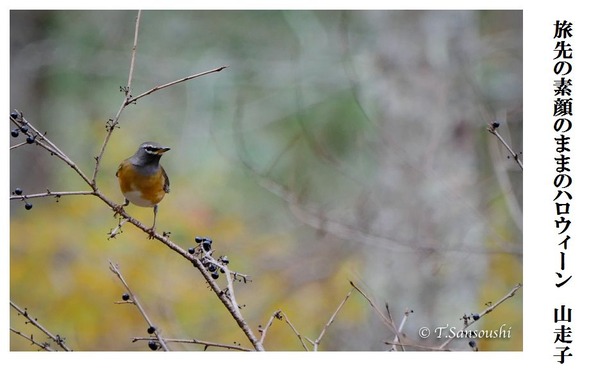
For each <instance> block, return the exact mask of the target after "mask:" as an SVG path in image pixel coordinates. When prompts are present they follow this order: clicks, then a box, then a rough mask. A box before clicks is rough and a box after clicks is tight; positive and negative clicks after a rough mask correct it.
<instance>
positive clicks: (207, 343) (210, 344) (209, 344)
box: [131, 337, 253, 352]
mask: <svg viewBox="0 0 600 390" xmlns="http://www.w3.org/2000/svg"><path fill="white" fill-rule="evenodd" d="M152 340H156V338H154V337H134V338H132V339H131V341H132V342H133V343H135V342H136V341H152ZM164 340H165V341H166V342H168V343H180V344H199V345H204V346H205V349H206V348H208V347H217V348H224V349H232V350H236V351H245V352H251V351H253V350H252V349H249V348H244V347H242V346H240V345H231V344H222V343H214V342H212V341H203V340H198V339H168V338H165V339H164Z"/></svg>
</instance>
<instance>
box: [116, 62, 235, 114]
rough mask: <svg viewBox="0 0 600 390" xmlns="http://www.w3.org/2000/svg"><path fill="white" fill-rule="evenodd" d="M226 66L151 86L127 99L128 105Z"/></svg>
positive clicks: (218, 70)
mask: <svg viewBox="0 0 600 390" xmlns="http://www.w3.org/2000/svg"><path fill="white" fill-rule="evenodd" d="M225 68H227V66H221V67H219V68H215V69H211V70H207V71H205V72H200V73H196V74H193V75H191V76H186V77H184V78H181V79H179V80H175V81H171V82H169V83H166V84H163V85H157V86H156V87H154V88H151V89H149V90H147V91H146V92H144V93H141V94H139V95H137V96H136V97H134V98H131V99H129V100H128V101H127V104H126V105H129V104H132V103H135V102H136V101H138V100H139V99H141V98H143V97H145V96H148V95H150V94H151V93H154V92H156V91H160V90H161V89H165V88H168V87H171V86H173V85H175V84H179V83H183V82H184V81H188V80H192V79H195V78H197V77H201V76H206V75H207V74H211V73H216V72H220V71H222V70H223V69H225Z"/></svg>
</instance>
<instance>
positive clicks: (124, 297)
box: [121, 293, 129, 301]
mask: <svg viewBox="0 0 600 390" xmlns="http://www.w3.org/2000/svg"><path fill="white" fill-rule="evenodd" d="M121 298H123V300H124V301H128V300H129V294H127V293H124V294H123V295H121Z"/></svg>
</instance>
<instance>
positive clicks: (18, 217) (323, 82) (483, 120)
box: [9, 11, 523, 351]
mask: <svg viewBox="0 0 600 390" xmlns="http://www.w3.org/2000/svg"><path fill="white" fill-rule="evenodd" d="M136 14H137V12H134V11H12V12H11V25H10V32H11V53H10V61H11V69H10V72H11V73H10V77H11V90H10V94H11V107H10V109H11V110H12V109H18V110H20V111H22V112H23V113H24V115H25V117H26V119H27V120H29V121H30V122H31V123H32V124H33V125H34V126H35V127H36V128H38V129H39V130H41V131H43V132H46V133H47V135H48V137H49V138H50V139H51V140H52V141H53V142H54V143H55V144H56V145H58V146H59V147H60V148H61V149H62V150H63V151H64V152H65V153H66V154H67V155H69V156H70V157H71V159H72V160H73V161H74V162H76V163H77V164H78V166H79V167H80V168H81V169H82V170H84V172H86V174H88V175H89V176H90V177H91V176H92V172H93V167H94V156H97V155H98V153H99V151H100V146H101V144H102V141H103V140H104V137H105V134H106V132H105V123H106V121H107V120H108V119H110V118H112V117H114V115H115V114H116V112H117V109H118V107H119V105H120V104H121V102H122V100H123V94H122V93H121V92H120V91H119V87H120V86H125V85H126V83H127V76H128V71H129V64H130V60H131V47H132V44H133V34H134V26H135V17H136ZM223 65H226V66H228V68H227V69H225V70H223V71H222V72H220V73H215V74H211V75H208V76H205V77H201V78H198V79H194V80H191V81H187V82H185V83H183V84H179V85H176V86H173V87H171V88H168V89H165V90H161V91H158V92H156V93H154V94H151V95H149V96H147V97H145V98H143V99H141V100H140V101H139V102H138V103H137V104H135V105H131V106H129V107H127V108H126V109H125V111H124V113H123V115H122V116H121V120H120V127H119V128H118V129H117V130H116V132H115V133H114V135H113V137H112V139H111V142H110V143H109V144H108V148H107V150H106V154H105V156H104V158H103V160H102V164H101V167H100V171H99V174H98V183H99V188H100V190H101V191H102V192H103V193H104V194H106V195H107V196H109V197H110V198H111V199H112V200H113V201H115V202H122V200H123V199H122V195H121V194H120V192H119V189H118V184H117V181H116V178H115V171H116V169H117V166H118V164H119V163H120V162H121V161H122V160H123V159H124V158H126V157H129V156H130V155H131V154H133V152H134V151H135V150H136V148H137V146H138V145H139V144H140V143H141V142H142V141H146V140H154V141H157V142H160V143H162V144H164V145H167V146H170V147H171V148H172V151H170V152H168V153H167V154H165V156H164V157H163V159H162V161H161V162H162V164H163V166H164V167H165V169H166V170H167V172H168V173H169V176H170V179H171V189H172V191H171V193H170V194H168V195H167V196H166V197H165V199H164V200H163V201H162V203H161V205H160V211H159V214H158V222H157V230H158V231H170V232H171V239H172V240H173V241H174V242H176V243H177V244H178V245H180V246H182V247H184V248H187V247H191V246H194V245H195V243H194V237H195V236H209V237H211V238H212V239H213V240H214V243H213V248H214V249H215V250H216V255H217V256H218V255H227V256H228V257H229V259H230V260H231V263H230V268H231V269H232V270H234V271H238V272H241V273H244V274H248V275H249V276H250V277H251V280H252V281H251V282H249V283H246V284H242V283H239V284H236V288H237V290H236V296H237V300H238V303H240V304H242V305H243V309H242V314H243V315H244V316H245V318H246V320H247V321H248V322H249V324H250V326H251V327H252V328H253V329H254V330H255V332H256V333H258V332H257V329H258V326H259V325H262V326H265V324H266V322H267V320H268V319H269V317H270V316H271V315H272V314H273V312H274V311H276V310H278V309H281V310H282V311H283V312H284V313H285V314H286V315H287V317H288V318H289V320H290V321H291V322H292V323H293V325H294V326H295V327H296V329H297V330H298V332H299V333H300V334H301V335H302V336H305V337H308V338H310V339H312V340H314V339H316V338H317V337H318V335H319V333H320V332H321V330H322V329H323V326H324V325H325V324H326V322H327V321H328V320H329V318H330V316H331V315H332V314H333V312H334V311H335V309H336V308H337V306H338V305H339V304H340V302H341V301H342V299H343V298H344V296H345V295H346V294H347V293H348V292H349V291H350V290H351V289H352V288H351V286H350V284H349V281H353V282H354V283H355V284H356V285H357V286H359V287H360V288H361V289H362V290H363V291H364V292H365V293H366V294H368V295H369V297H370V298H371V299H372V300H373V302H374V303H375V304H376V305H378V307H379V308H380V309H381V310H385V309H384V307H385V304H386V303H387V304H389V308H390V312H391V314H392V316H393V317H394V320H395V321H396V324H399V323H400V322H401V320H402V316H403V313H404V311H405V310H406V309H407V308H408V309H412V310H413V311H414V313H413V314H411V316H410V317H409V319H408V321H407V323H406V325H405V327H404V332H405V333H406V336H407V340H408V341H410V342H411V343H412V344H417V345H419V346H437V345H440V344H441V343H442V342H443V341H445V340H443V339H442V340H440V339H436V338H434V337H430V338H429V339H420V338H419V336H418V334H417V330H418V329H419V328H421V327H422V326H428V327H432V328H434V327H437V326H446V325H449V326H456V327H459V328H460V327H461V325H462V320H461V317H462V316H463V314H467V315H470V314H471V313H478V312H481V311H482V310H484V309H485V307H486V306H485V304H486V303H487V302H495V301H497V300H498V299H500V298H501V297H502V296H504V295H505V294H506V293H507V292H508V291H510V289H511V288H512V287H513V286H514V285H516V284H517V283H520V282H522V179H523V173H522V171H521V170H520V168H519V167H518V165H517V164H516V163H515V161H513V160H512V159H510V158H507V156H508V153H507V152H506V150H505V149H503V147H502V146H501V145H500V143H499V142H498V140H497V139H496V138H494V137H493V136H492V135H491V134H489V133H488V132H487V131H486V130H485V128H486V125H487V124H488V123H489V122H491V121H493V120H497V121H499V122H500V123H501V126H500V128H499V131H500V133H501V134H502V135H503V137H504V138H505V139H506V140H507V141H508V142H509V143H510V144H511V145H512V146H513V149H514V150H515V151H517V152H521V151H522V150H523V146H522V81H523V80H522V12H521V11H145V12H143V13H142V17H141V25H140V31H139V42H138V48H137V57H136V67H135V71H134V77H133V91H132V93H133V95H137V94H139V93H142V92H144V91H146V90H148V89H150V88H152V87H154V86H156V85H160V84H164V83H166V82H169V81H172V80H176V79H179V78H181V77H184V76H187V75H190V74H194V73H198V72H202V71H206V70H210V69H213V68H217V67H220V66H223ZM12 127H13V126H12V125H11V126H10V127H9V129H10V128H12ZM23 141H24V137H23V136H22V135H21V136H20V137H19V138H11V145H15V144H17V143H19V142H23ZM10 162H11V166H10V186H11V190H14V189H15V188H17V187H19V188H22V189H23V191H24V193H25V194H31V193H39V192H44V191H46V189H50V190H52V191H70V190H73V191H74V190H89V188H86V187H85V184H84V183H83V182H82V181H81V179H80V178H79V177H78V176H77V175H76V174H75V172H74V171H73V170H72V169H70V168H69V167H68V166H66V165H65V164H64V163H62V162H61V161H60V160H59V159H57V158H56V157H53V156H50V155H49V154H48V153H47V152H45V151H44V150H43V149H41V148H39V147H36V146H31V145H27V146H24V147H19V148H16V149H13V150H11V152H10ZM30 202H31V203H32V204H33V208H32V209H31V210H25V208H24V203H23V202H21V201H18V200H16V201H11V215H10V218H11V232H10V245H11V248H10V250H11V259H10V297H11V300H12V301H13V302H14V303H16V304H18V305H19V306H21V307H23V308H27V309H28V311H29V312H30V313H31V314H32V315H33V316H35V317H36V318H37V319H38V320H39V321H40V322H42V324H43V325H44V326H45V327H46V328H48V329H49V330H51V331H52V332H54V333H55V334H56V333H58V334H60V335H61V336H63V337H66V342H67V344H68V345H69V346H70V347H71V348H73V349H75V350H148V346H147V345H146V343H144V342H137V343H132V342H131V338H132V337H135V336H146V335H147V334H146V328H147V325H146V324H145V322H144V321H143V319H142V318H141V316H140V315H139V313H138V312H137V311H136V310H135V308H134V307H133V306H130V305H116V304H114V302H116V301H119V300H120V299H121V295H122V293H123V292H124V291H125V290H124V288H123V286H122V285H121V284H120V282H119V281H118V280H117V278H116V277H115V276H114V275H113V274H112V273H111V272H110V271H109V268H108V261H109V260H110V261H112V262H114V263H118V264H119V266H120V269H121V272H122V273H123V275H124V277H125V278H126V280H127V282H128V283H129V285H130V286H131V287H132V288H133V290H134V292H135V293H136V294H137V296H138V298H139V299H140V301H141V303H142V304H143V306H144V309H145V310H146V312H147V313H148V315H149V316H150V318H151V319H152V320H153V321H154V322H155V323H156V324H157V325H158V327H159V329H160V330H161V332H162V334H163V336H164V337H168V338H183V339H188V338H197V339H202V340H209V341H214V342H221V343H229V344H231V343H233V342H238V343H241V344H242V345H243V346H247V347H249V346H250V345H249V343H248V341H247V340H245V337H244V335H243V334H242V332H241V331H240V330H239V328H238V327H237V325H236V324H235V322H234V321H233V320H232V318H231V317H230V315H229V313H228V312H227V311H226V310H225V309H224V308H223V307H222V305H221V303H220V302H219V301H218V299H216V297H215V296H214V294H213V293H211V292H210V291H209V290H208V288H207V284H206V283H205V282H204V281H203V279H202V277H201V275H200V274H199V273H198V272H197V271H195V270H194V269H193V268H191V266H190V264H189V263H188V262H187V261H185V260H183V259H182V258H181V257H180V256H178V255H176V254H174V253H173V252H171V251H170V250H168V249H167V248H166V247H164V246H163V245H162V244H161V243H159V242H156V241H149V240H147V239H146V237H145V235H144V234H143V233H142V232H140V231H139V230H138V229H136V228H134V227H133V226H131V225H126V226H125V227H124V229H123V230H124V232H123V234H120V235H118V236H117V237H116V239H112V240H107V237H108V236H107V233H108V232H109V231H110V230H112V229H113V228H114V227H115V226H116V225H117V223H118V221H117V219H115V218H113V213H112V211H111V210H110V209H109V208H108V207H107V206H106V205H105V204H104V203H102V202H101V201H99V200H98V199H96V198H94V197H63V198H61V199H60V200H59V201H58V202H57V201H56V199H53V198H43V199H32V200H30ZM128 211H129V212H130V213H131V214H132V215H133V216H134V217H136V218H138V219H140V220H141V221H142V222H143V223H145V224H146V225H150V224H151V223H152V210H151V209H146V208H138V207H135V206H129V210H128ZM219 281H220V282H221V283H223V280H219ZM10 324H11V327H12V328H14V329H17V330H20V331H22V332H24V333H25V334H31V333H33V334H34V335H35V337H36V339H37V340H41V341H45V340H44V338H43V336H40V335H39V334H37V333H36V330H35V329H34V328H33V327H31V326H30V325H25V324H24V318H23V317H20V316H17V313H16V312H15V311H14V310H12V309H11V312H10ZM503 324H505V328H508V327H510V328H511V334H510V338H503V339H483V340H478V346H479V349H480V350H522V292H521V291H519V293H517V295H516V296H515V297H514V298H512V299H510V300H508V301H506V302H505V303H504V304H502V305H501V306H499V307H498V308H497V309H496V310H494V311H493V312H492V313H490V314H489V315H488V316H486V317H484V318H483V319H482V321H480V322H477V323H476V324H475V325H473V327H472V328H473V329H498V328H499V327H500V326H501V325H503ZM392 339H393V334H392V333H391V332H390V331H389V330H388V329H387V328H386V327H385V326H384V325H383V324H382V321H381V320H380V318H379V317H378V315H377V313H376V312H375V311H374V310H373V308H371V307H370V305H369V303H368V302H367V301H366V300H365V299H364V298H363V297H361V296H360V295H359V294H357V293H356V291H354V292H353V294H352V295H351V297H350V299H349V300H348V302H347V303H346V305H345V306H344V307H343V309H342V310H341V311H340V312H339V314H338V315H337V317H336V321H335V322H334V323H333V324H332V325H331V326H330V327H329V328H328V330H327V333H326V335H325V337H324V339H323V341H322V344H321V346H320V348H321V349H322V350H359V351H361V350H362V351H366V350H375V351H377V350H386V349H388V348H389V345H386V344H385V342H386V341H392ZM468 341H469V340H468V339H462V340H456V341H454V342H453V343H452V344H451V345H450V347H451V348H453V349H459V350H462V349H470V347H469V346H468ZM171 347H172V348H173V349H176V350H202V347H198V346H193V345H187V344H173V345H171ZM265 347H266V348H267V349H268V350H301V349H302V346H301V345H300V343H299V342H298V340H297V337H296V336H295V335H294V333H293V332H292V331H291V330H290V329H289V327H288V326H287V325H286V324H285V323H284V322H282V321H277V320H276V321H275V323H274V324H273V326H272V328H271V329H269V334H268V336H267V338H266V342H265ZM10 348H11V350H32V349H34V348H35V347H33V346H31V343H30V342H28V341H27V340H24V339H22V338H20V337H18V336H15V335H14V334H12V333H11V338H10ZM416 349H420V348H416Z"/></svg>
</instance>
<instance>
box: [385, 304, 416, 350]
mask: <svg viewBox="0 0 600 390" xmlns="http://www.w3.org/2000/svg"><path fill="white" fill-rule="evenodd" d="M412 313H413V311H412V310H411V309H406V310H404V317H402V322H400V326H398V331H397V332H396V336H395V337H394V341H393V342H392V343H391V344H392V351H396V346H397V345H399V346H400V348H402V351H406V349H404V343H403V342H402V340H401V339H400V337H399V335H401V334H402V329H404V325H405V324H406V321H407V320H408V316H409V315H410V314H412ZM390 317H391V316H390Z"/></svg>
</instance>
